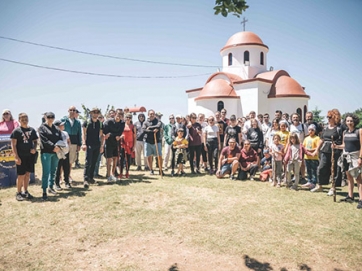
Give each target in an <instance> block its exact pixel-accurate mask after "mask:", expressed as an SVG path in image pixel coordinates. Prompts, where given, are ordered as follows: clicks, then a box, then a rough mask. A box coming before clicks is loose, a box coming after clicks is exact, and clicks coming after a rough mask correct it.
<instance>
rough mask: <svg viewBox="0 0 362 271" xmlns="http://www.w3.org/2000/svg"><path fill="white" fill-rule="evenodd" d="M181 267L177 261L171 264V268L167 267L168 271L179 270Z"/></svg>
mask: <svg viewBox="0 0 362 271" xmlns="http://www.w3.org/2000/svg"><path fill="white" fill-rule="evenodd" d="M179 270H180V269H179V268H178V266H177V263H174V264H173V265H171V266H170V268H169V269H167V271H179Z"/></svg>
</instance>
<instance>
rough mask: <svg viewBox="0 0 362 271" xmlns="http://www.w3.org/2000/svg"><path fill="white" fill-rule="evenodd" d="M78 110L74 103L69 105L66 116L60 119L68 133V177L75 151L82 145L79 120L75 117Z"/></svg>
mask: <svg viewBox="0 0 362 271" xmlns="http://www.w3.org/2000/svg"><path fill="white" fill-rule="evenodd" d="M78 112H79V111H78V110H77V109H76V108H75V106H74V105H72V106H71V107H69V109H68V116H65V117H63V118H61V119H60V122H64V131H65V132H67V133H68V135H69V139H70V145H69V178H70V179H72V178H71V176H70V173H71V171H72V164H73V163H75V161H76V160H77V152H79V150H80V147H81V146H82V127H81V123H80V121H79V120H78V119H77V114H78Z"/></svg>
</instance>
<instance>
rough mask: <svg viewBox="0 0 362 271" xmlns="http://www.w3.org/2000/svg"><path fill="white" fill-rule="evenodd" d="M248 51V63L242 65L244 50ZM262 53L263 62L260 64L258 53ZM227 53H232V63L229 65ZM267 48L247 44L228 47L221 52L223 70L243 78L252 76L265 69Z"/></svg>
mask: <svg viewBox="0 0 362 271" xmlns="http://www.w3.org/2000/svg"><path fill="white" fill-rule="evenodd" d="M245 51H249V64H248V65H244V52H245ZM261 52H263V53H264V64H263V65H261V64H260V53H261ZM229 53H232V54H233V62H232V65H231V66H229V65H228V64H229ZM267 53H268V49H267V48H265V47H263V46H257V45H247V46H238V47H234V48H228V49H226V50H224V51H222V52H221V56H222V64H223V72H230V73H233V74H236V75H239V76H241V77H242V78H243V79H251V78H254V77H255V75H256V74H258V73H260V72H265V71H267Z"/></svg>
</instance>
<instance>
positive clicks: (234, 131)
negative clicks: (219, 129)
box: [224, 115, 243, 146]
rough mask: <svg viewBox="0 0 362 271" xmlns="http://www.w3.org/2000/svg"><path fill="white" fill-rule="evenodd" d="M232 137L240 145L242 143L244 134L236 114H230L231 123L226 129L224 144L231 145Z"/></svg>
mask: <svg viewBox="0 0 362 271" xmlns="http://www.w3.org/2000/svg"><path fill="white" fill-rule="evenodd" d="M231 138H235V141H236V144H237V145H238V146H241V145H242V142H243V136H242V133H241V128H240V126H238V125H237V122H236V116H235V115H231V116H230V120H229V125H228V126H227V127H226V129H225V137H224V146H229V140H230V139H231Z"/></svg>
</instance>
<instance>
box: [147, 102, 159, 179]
mask: <svg viewBox="0 0 362 271" xmlns="http://www.w3.org/2000/svg"><path fill="white" fill-rule="evenodd" d="M148 117H149V118H148V119H147V120H146V121H145V122H144V123H143V126H142V128H143V131H144V132H145V141H146V142H145V155H146V157H147V162H148V167H149V169H150V174H151V175H153V174H154V171H153V165H152V162H153V156H157V157H158V160H159V161H160V166H161V165H162V144H161V141H162V138H161V131H160V130H161V125H162V123H161V121H159V120H158V119H157V118H156V116H155V111H154V110H153V109H150V110H148ZM155 135H156V136H155ZM155 139H156V140H155ZM156 144H157V147H156ZM161 171H162V169H161V168H160V174H162V173H161Z"/></svg>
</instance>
